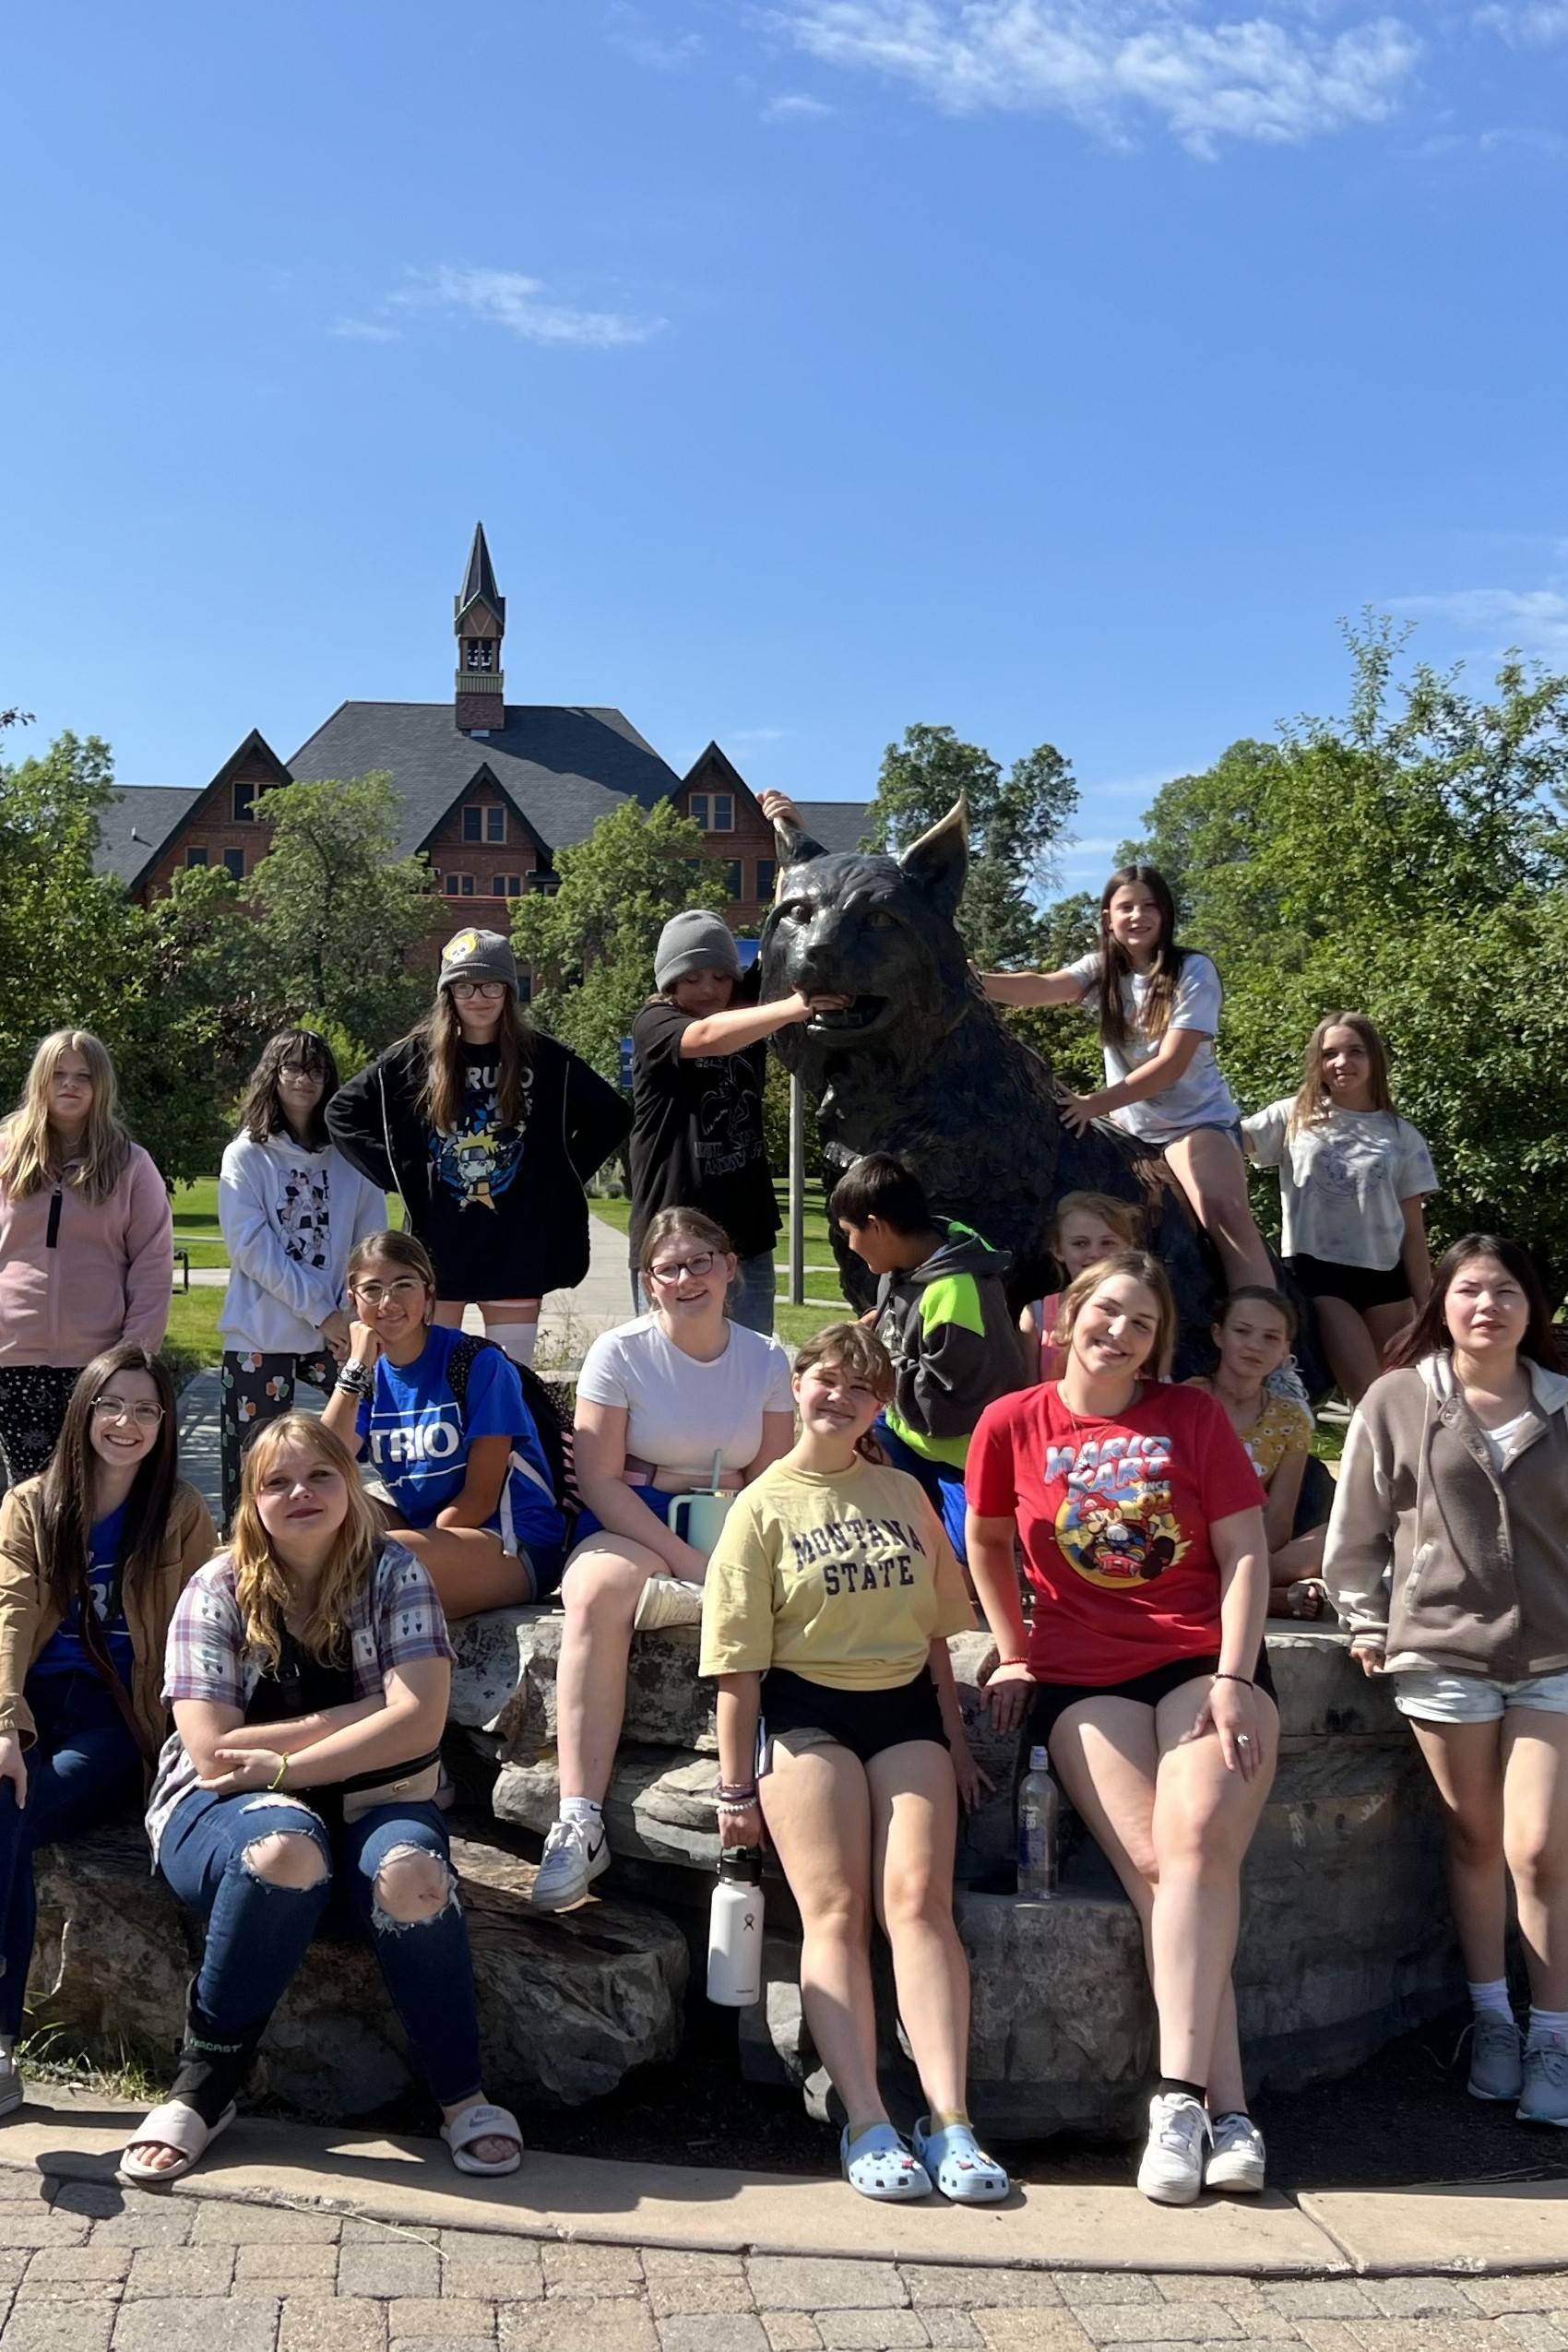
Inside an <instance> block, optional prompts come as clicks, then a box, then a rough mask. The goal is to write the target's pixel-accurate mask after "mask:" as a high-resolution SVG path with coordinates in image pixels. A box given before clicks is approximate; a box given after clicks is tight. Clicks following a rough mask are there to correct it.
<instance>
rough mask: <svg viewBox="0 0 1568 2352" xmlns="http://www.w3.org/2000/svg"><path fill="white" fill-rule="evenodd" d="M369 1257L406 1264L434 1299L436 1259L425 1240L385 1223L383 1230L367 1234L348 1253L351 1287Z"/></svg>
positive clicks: (368, 1261)
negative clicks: (426, 1246) (385, 1226)
mask: <svg viewBox="0 0 1568 2352" xmlns="http://www.w3.org/2000/svg"><path fill="white" fill-rule="evenodd" d="M372 1258H386V1260H387V1262H388V1263H389V1264H390V1265H401V1266H406V1267H407V1268H408V1270H409V1272H410V1274H417V1275H418V1276H419V1278H420V1280H421V1281H422V1283H423V1284H424V1286H425V1289H427V1290H428V1291H429V1292H430V1295H431V1297H432V1298H433V1299H434V1296H435V1261H434V1258H433V1257H432V1256H431V1254H430V1252H429V1251H428V1250H427V1249H426V1248H425V1246H424V1243H423V1242H422V1241H419V1240H418V1239H417V1238H416V1237H415V1235H413V1234H412V1233H404V1232H401V1231H399V1229H398V1228H397V1227H396V1226H388V1228H387V1229H386V1232H385V1233H367V1234H366V1235H365V1237H364V1239H363V1241H356V1242H355V1243H354V1246H353V1248H352V1249H351V1250H350V1253H349V1266H348V1275H347V1280H348V1285H349V1288H350V1290H351V1289H353V1287H354V1284H355V1283H356V1282H357V1281H358V1280H359V1278H360V1276H361V1275H362V1273H363V1272H364V1269H365V1267H366V1266H367V1265H369V1264H370V1261H371V1259H372Z"/></svg>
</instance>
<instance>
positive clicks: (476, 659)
mask: <svg viewBox="0 0 1568 2352" xmlns="http://www.w3.org/2000/svg"><path fill="white" fill-rule="evenodd" d="M467 652H468V666H469V669H470V670H493V669H494V667H495V649H494V647H493V646H488V645H486V643H485V642H484V639H483V638H482V637H469V639H468V640H467Z"/></svg>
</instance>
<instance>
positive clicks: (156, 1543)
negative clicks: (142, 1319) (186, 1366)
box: [38, 1339, 180, 1659]
mask: <svg viewBox="0 0 1568 2352" xmlns="http://www.w3.org/2000/svg"><path fill="white" fill-rule="evenodd" d="M119 1372H145V1373H146V1375H147V1377H148V1380H150V1381H151V1383H152V1384H153V1386H154V1387H155V1389H156V1390H157V1392H158V1402H159V1403H160V1405H161V1406H162V1408H163V1419H162V1420H161V1421H160V1423H159V1425H158V1436H157V1438H156V1440H155V1441H154V1443H153V1444H152V1445H151V1446H150V1447H149V1448H148V1452H147V1453H146V1454H145V1455H143V1457H142V1459H141V1460H140V1461H139V1462H138V1463H137V1474H136V1477H135V1478H134V1479H133V1480H132V1481H131V1491H130V1492H129V1494H128V1495H127V1496H126V1497H125V1534H124V1536H123V1538H122V1539H121V1544H120V1573H121V1576H122V1579H123V1581H124V1583H125V1584H133V1583H135V1582H136V1581H137V1579H138V1578H139V1577H142V1576H145V1575H148V1574H150V1573H151V1571H152V1570H153V1569H154V1568H155V1567H156V1565H157V1563H158V1555H159V1553H160V1550H162V1548H163V1537H164V1531H165V1529H166V1528H167V1526H168V1525H169V1515H170V1512H171V1511H172V1508H173V1503H174V1490H175V1487H176V1486H177V1485H178V1483H179V1455H180V1434H179V1430H178V1428H177V1426H176V1418H177V1415H176V1407H175V1402H174V1384H173V1382H172V1380H171V1378H170V1377H169V1367H168V1365H167V1364H166V1363H165V1362H164V1360H163V1359H162V1357H161V1356H155V1355H154V1354H153V1352H152V1349H151V1348H144V1347H143V1346H142V1345H141V1343H140V1341H139V1340H136V1339H122V1340H121V1341H120V1342H119V1343H118V1344H117V1345H116V1346H115V1347H113V1348H105V1349H104V1350H103V1353H102V1354H101V1356H95V1357H94V1358H93V1360H92V1361H91V1363H90V1364H89V1365H88V1366H87V1367H86V1369H85V1370H84V1371H83V1372H80V1373H79V1374H78V1375H77V1384H76V1386H75V1387H74V1388H73V1389H72V1391H71V1401H70V1403H69V1404H68V1405H67V1406H66V1408H65V1420H64V1421H63V1422H62V1423H61V1426H60V1435H59V1438H58V1440H57V1442H56V1443H55V1447H54V1451H53V1454H52V1455H50V1457H49V1465H48V1467H47V1468H46V1469H45V1471H44V1473H43V1476H42V1479H41V1480H40V1484H39V1521H38V1533H39V1547H38V1564H39V1569H40V1572H41V1574H42V1578H43V1581H44V1583H45V1584H46V1585H47V1586H48V1587H49V1596H50V1598H51V1599H52V1600H53V1603H54V1605H55V1607H56V1608H57V1609H58V1610H59V1611H60V1614H61V1616H62V1617H63V1618H65V1620H66V1621H67V1622H69V1621H70V1620H71V1618H72V1615H73V1613H77V1615H78V1619H79V1623H80V1626H81V1633H82V1640H83V1642H84V1643H85V1644H86V1645H87V1646H88V1647H89V1650H91V1651H92V1652H93V1654H94V1655H95V1656H96V1655H97V1654H98V1651H99V1649H100V1648H102V1657H103V1659H107V1657H108V1650H107V1646H106V1645H103V1644H102V1642H101V1634H102V1628H101V1625H100V1624H99V1620H98V1612H97V1610H95V1609H93V1608H91V1607H90V1606H89V1602H88V1582H87V1571H88V1559H89V1551H90V1548H91V1539H92V1499H93V1486H94V1479H95V1473H96V1471H97V1468H98V1463H99V1456H98V1455H97V1453H96V1452H95V1450H94V1448H93V1443H92V1408H93V1403H94V1400H95V1399H96V1398H97V1397H99V1396H102V1394H103V1392H104V1390H105V1389H106V1388H107V1387H108V1386H109V1385H110V1384H111V1382H112V1381H113V1379H114V1377H115V1375H116V1374H117V1373H119Z"/></svg>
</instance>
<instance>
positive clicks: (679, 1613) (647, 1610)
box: [632, 1576, 702, 1633]
mask: <svg viewBox="0 0 1568 2352" xmlns="http://www.w3.org/2000/svg"><path fill="white" fill-rule="evenodd" d="M701 1623H702V1586H700V1585H688V1584H685V1583H683V1580H682V1579H681V1578H680V1577H679V1576H650V1577H649V1578H648V1580H647V1584H646V1585H645V1586H643V1588H642V1590H641V1592H640V1593H639V1594H638V1595H637V1609H636V1616H635V1617H634V1618H633V1620H632V1631H633V1633H662V1632H663V1630H664V1628H665V1627H666V1626H667V1625H700V1624H701Z"/></svg>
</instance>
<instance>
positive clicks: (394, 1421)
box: [359, 1324, 566, 1551]
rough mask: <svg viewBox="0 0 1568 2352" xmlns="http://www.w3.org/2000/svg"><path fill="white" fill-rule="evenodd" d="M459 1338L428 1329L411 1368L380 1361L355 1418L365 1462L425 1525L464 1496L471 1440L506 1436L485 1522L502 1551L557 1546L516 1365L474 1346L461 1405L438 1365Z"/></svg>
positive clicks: (558, 1517)
mask: <svg viewBox="0 0 1568 2352" xmlns="http://www.w3.org/2000/svg"><path fill="white" fill-rule="evenodd" d="M462 1337H463V1334H462V1333H461V1332H460V1331H449V1330H447V1329H446V1328H445V1326H444V1325H443V1324H432V1326H431V1329H430V1334H429V1336H428V1338H427V1339H426V1341H425V1344H424V1347H423V1348H422V1351H421V1353H420V1354H419V1355H417V1356H416V1357H415V1358H414V1360H413V1362H412V1363H411V1364H394V1363H389V1362H388V1361H387V1360H386V1357H385V1356H383V1357H382V1358H381V1359H380V1360H379V1361H378V1362H377V1364H376V1367H375V1395H374V1396H373V1397H367V1398H366V1399H365V1400H364V1402H363V1403H362V1405H361V1407H360V1412H359V1433H360V1436H361V1439H362V1441H363V1443H364V1445H365V1449H366V1452H367V1453H368V1455H369V1456H370V1461H371V1465H372V1467H373V1468H374V1471H375V1474H376V1476H377V1477H378V1478H379V1479H381V1481H382V1483H383V1485H384V1486H385V1487H386V1491H387V1493H388V1494H389V1495H390V1496H391V1498H392V1501H393V1503H395V1504H396V1505H397V1508H398V1511H400V1512H401V1514H402V1515H403V1517H404V1518H405V1519H406V1520H407V1521H408V1523H409V1525H410V1527H429V1526H434V1523H435V1516H436V1514H437V1512H439V1511H445V1508H446V1505H447V1504H448V1503H456V1501H457V1497H458V1496H459V1495H460V1494H461V1492H462V1491H463V1482H464V1480H465V1479H467V1477H468V1474H469V1441H470V1440H471V1439H473V1438H476V1437H509V1438H510V1439H511V1441H512V1455H511V1463H510V1467H508V1469H507V1473H506V1479H505V1485H504V1486H503V1487H502V1489H501V1500H500V1502H499V1503H497V1504H496V1507H495V1509H494V1510H493V1512H492V1513H491V1515H490V1517H489V1518H488V1519H487V1520H486V1522H485V1525H486V1526H490V1527H493V1528H494V1529H495V1531H496V1533H497V1534H498V1535H499V1536H500V1538H501V1540H502V1542H503V1544H504V1545H505V1548H506V1550H508V1551H519V1550H521V1551H527V1550H534V1549H539V1550H544V1549H547V1548H549V1547H550V1546H552V1545H554V1544H558V1543H560V1542H561V1541H562V1539H563V1538H564V1535H565V1532H566V1523H565V1520H564V1518H563V1516H562V1514H561V1508H560V1505H559V1504H558V1503H557V1502H556V1500H555V1496H554V1493H553V1491H552V1488H551V1484H550V1472H549V1467H548V1465H547V1464H546V1461H545V1458H544V1452H543V1448H542V1447H541V1446H540V1442H539V1432H538V1431H537V1430H536V1429H535V1428H534V1425H533V1416H532V1414H531V1413H530V1412H529V1408H528V1407H527V1405H525V1404H524V1402H523V1389H522V1383H521V1382H520V1381H519V1380H518V1378H517V1368H516V1366H515V1365H514V1364H513V1362H512V1360H511V1358H510V1357H509V1356H507V1355H506V1354H505V1352H504V1351H503V1350H502V1349H501V1348H493V1347H492V1348H480V1349H478V1351H477V1352H476V1354H475V1356H474V1359H473V1361H472V1363H471V1364H470V1365H469V1378H468V1395H467V1397H466V1399H465V1401H464V1403H463V1405H461V1406H459V1405H458V1402H457V1396H455V1395H454V1393H453V1388H452V1383H451V1381H450V1379H449V1378H448V1377H447V1369H446V1368H447V1365H448V1364H449V1362H450V1361H451V1357H452V1350H453V1349H454V1348H456V1347H457V1345H458V1344H459V1342H460V1341H461V1340H462Z"/></svg>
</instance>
